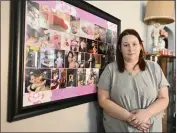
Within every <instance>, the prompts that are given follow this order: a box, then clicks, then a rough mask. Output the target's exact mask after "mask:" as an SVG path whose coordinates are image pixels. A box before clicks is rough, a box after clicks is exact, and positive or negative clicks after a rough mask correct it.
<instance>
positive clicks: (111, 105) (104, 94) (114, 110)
mask: <svg viewBox="0 0 177 133" xmlns="http://www.w3.org/2000/svg"><path fill="white" fill-rule="evenodd" d="M98 102H99V105H100V106H101V107H102V108H103V109H104V111H105V112H107V113H108V114H109V115H110V116H112V117H114V118H117V119H120V120H123V121H127V120H128V118H129V117H130V116H131V115H132V114H131V113H130V112H129V111H127V110H126V109H124V108H122V107H121V106H119V105H118V104H116V103H115V102H113V101H111V100H110V96H109V92H108V91H106V90H104V89H101V88H98Z"/></svg>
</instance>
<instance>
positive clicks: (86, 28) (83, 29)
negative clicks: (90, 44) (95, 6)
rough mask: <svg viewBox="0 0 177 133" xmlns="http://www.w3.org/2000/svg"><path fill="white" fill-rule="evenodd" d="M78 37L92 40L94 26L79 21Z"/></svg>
mask: <svg viewBox="0 0 177 133" xmlns="http://www.w3.org/2000/svg"><path fill="white" fill-rule="evenodd" d="M80 36H82V37H85V38H89V39H94V24H92V23H90V22H87V21H84V20H80Z"/></svg>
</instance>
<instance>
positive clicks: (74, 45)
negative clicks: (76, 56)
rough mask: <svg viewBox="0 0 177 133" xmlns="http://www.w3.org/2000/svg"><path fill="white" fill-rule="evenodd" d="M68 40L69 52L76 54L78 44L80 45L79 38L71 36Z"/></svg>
mask: <svg viewBox="0 0 177 133" xmlns="http://www.w3.org/2000/svg"><path fill="white" fill-rule="evenodd" d="M70 40H71V43H70V51H75V52H78V51H79V44H80V38H79V36H75V35H71V36H70Z"/></svg>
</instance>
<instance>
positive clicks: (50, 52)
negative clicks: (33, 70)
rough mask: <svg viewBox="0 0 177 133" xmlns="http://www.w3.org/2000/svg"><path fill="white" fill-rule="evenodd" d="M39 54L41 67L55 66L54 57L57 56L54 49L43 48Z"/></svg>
mask: <svg viewBox="0 0 177 133" xmlns="http://www.w3.org/2000/svg"><path fill="white" fill-rule="evenodd" d="M39 54H40V64H39V68H53V67H54V58H55V50H54V49H47V48H41V49H40V53H39Z"/></svg>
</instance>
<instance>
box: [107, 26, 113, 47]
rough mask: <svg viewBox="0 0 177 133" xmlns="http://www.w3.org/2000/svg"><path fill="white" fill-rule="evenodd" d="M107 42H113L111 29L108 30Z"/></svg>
mask: <svg viewBox="0 0 177 133" xmlns="http://www.w3.org/2000/svg"><path fill="white" fill-rule="evenodd" d="M106 42H107V43H111V44H112V31H111V30H109V29H107V31H106Z"/></svg>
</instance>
